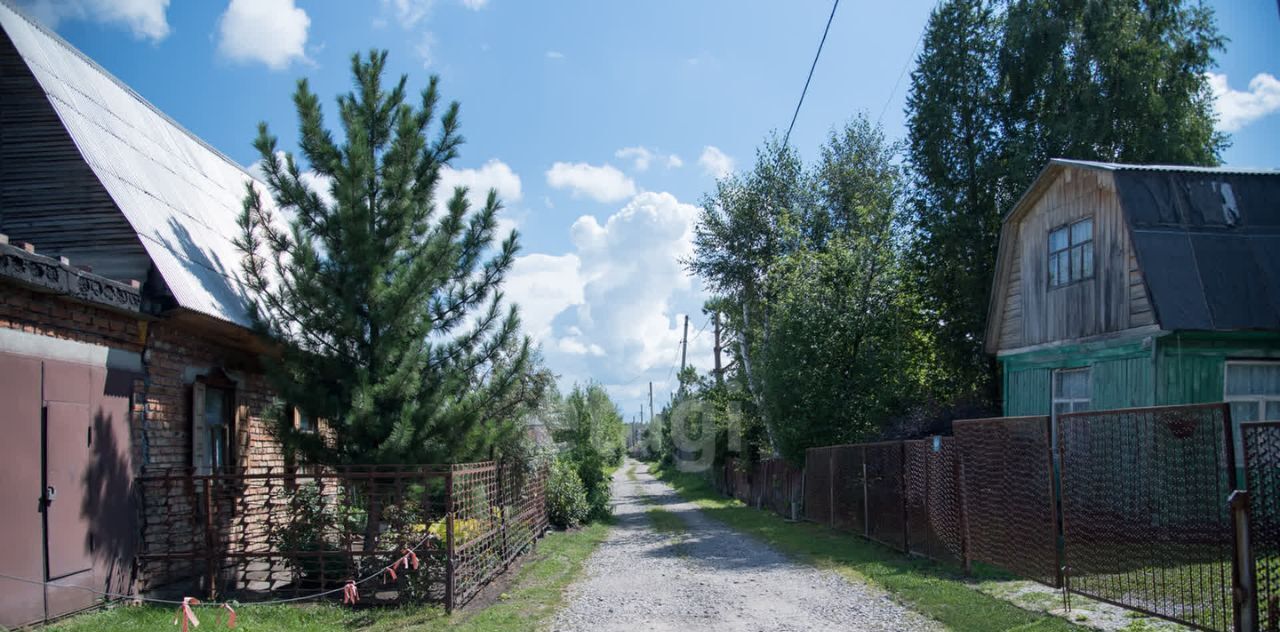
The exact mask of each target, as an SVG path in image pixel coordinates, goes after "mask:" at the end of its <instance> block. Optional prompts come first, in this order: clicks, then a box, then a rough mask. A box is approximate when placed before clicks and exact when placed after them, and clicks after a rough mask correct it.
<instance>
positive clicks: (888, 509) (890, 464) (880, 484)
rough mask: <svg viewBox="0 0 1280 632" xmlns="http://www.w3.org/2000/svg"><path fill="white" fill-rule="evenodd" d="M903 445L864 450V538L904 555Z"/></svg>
mask: <svg viewBox="0 0 1280 632" xmlns="http://www.w3.org/2000/svg"><path fill="white" fill-rule="evenodd" d="M903 449H904V448H903V442H901V441H886V442H882V443H868V444H866V445H864V446H863V454H864V455H865V456H864V459H865V462H866V472H867V486H866V489H867V492H866V494H867V500H866V502H867V511H866V516H867V537H868V538H870V539H872V540H875V541H876V542H879V543H881V544H884V545H886V546H889V547H892V548H895V549H897V550H899V551H904V552H905V551H907V550H908V549H909V548H910V547H909V545H908V544H907V510H906V504H905V501H904V498H903V492H904V491H905V490H904V488H903V486H904V484H905V481H906V479H905V476H904V472H903V466H904V465H905V463H904V461H903Z"/></svg>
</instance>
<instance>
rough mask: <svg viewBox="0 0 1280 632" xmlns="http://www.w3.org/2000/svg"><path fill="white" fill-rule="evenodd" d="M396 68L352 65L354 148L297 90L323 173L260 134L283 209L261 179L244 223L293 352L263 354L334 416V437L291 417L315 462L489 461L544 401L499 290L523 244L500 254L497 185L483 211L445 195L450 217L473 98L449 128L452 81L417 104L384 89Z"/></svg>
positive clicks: (243, 241) (314, 158)
mask: <svg viewBox="0 0 1280 632" xmlns="http://www.w3.org/2000/svg"><path fill="white" fill-rule="evenodd" d="M386 59H387V54H386V52H385V51H382V52H378V51H371V52H370V53H369V55H368V56H367V58H363V59H362V58H361V56H360V55H353V56H352V63H351V67H352V73H353V75H354V90H353V91H352V92H350V93H348V94H346V95H344V96H340V97H339V98H338V100H337V101H338V103H337V105H338V114H339V120H340V121H341V126H342V130H341V131H342V134H341V141H339V140H337V139H335V135H334V133H333V132H331V131H330V130H329V129H328V128H326V126H325V121H324V118H323V115H322V112H321V107H320V103H319V99H318V98H317V97H316V95H315V94H314V93H313V92H312V91H311V90H310V87H309V85H308V83H307V81H306V80H305V79H303V80H300V81H299V82H298V87H297V91H296V92H295V94H294V104H295V106H296V109H297V113H298V119H299V130H300V137H299V140H298V146H299V148H300V149H301V154H302V156H303V157H305V159H306V163H307V164H308V165H309V166H310V169H311V170H312V171H313V172H314V173H315V178H311V177H309V176H306V175H304V172H303V170H302V167H301V166H300V165H299V163H298V161H296V160H295V159H294V157H293V155H291V154H288V153H284V152H280V151H278V149H277V139H276V137H275V136H273V135H272V134H271V133H270V132H269V130H268V128H267V126H266V124H265V123H262V124H259V130H258V137H257V140H256V141H255V143H254V146H255V148H256V149H257V150H258V152H259V154H260V155H261V160H262V162H261V164H262V171H263V173H264V174H265V184H266V188H267V190H268V191H269V192H270V195H271V197H272V198H273V199H274V202H275V204H274V207H275V209H276V210H273V205H271V204H268V203H265V202H264V200H263V199H262V198H261V197H260V196H259V194H258V193H257V191H256V190H255V188H254V187H252V186H249V187H247V192H246V195H245V200H244V209H243V213H242V215H241V217H240V226H241V230H242V234H241V236H240V238H239V239H238V240H237V246H238V247H239V248H240V250H241V251H242V252H243V254H244V259H243V262H242V273H243V275H242V276H243V281H244V283H245V285H246V287H247V288H248V294H249V308H250V315H251V317H252V319H253V322H254V324H255V326H256V329H257V331H258V332H259V333H260V334H261V335H262V336H263V337H265V338H266V340H267V341H268V342H269V343H270V346H271V348H273V349H275V350H276V351H277V352H276V353H271V354H268V355H267V356H266V357H265V358H264V363H265V364H266V367H267V376H268V379H269V381H270V383H271V385H272V386H273V387H274V389H275V390H276V392H277V393H278V394H279V398H280V400H281V401H282V402H285V403H287V404H289V405H294V406H297V407H298V409H299V410H301V411H303V412H304V413H305V414H307V415H309V416H312V417H313V418H320V419H324V420H326V426H327V428H328V432H327V433H322V434H327V435H328V436H321V435H316V434H306V433H302V432H298V431H297V430H295V428H294V426H293V423H292V418H291V415H290V414H285V411H282V414H280V415H279V422H278V423H277V424H276V425H277V435H278V436H279V438H280V439H281V440H282V441H283V442H284V443H285V445H286V447H287V448H288V449H290V450H291V451H292V450H296V451H297V452H299V453H300V454H301V456H302V457H303V458H305V459H307V460H309V461H311V462H318V463H326V464H358V463H432V462H446V461H461V460H468V459H474V458H477V457H482V456H487V454H488V452H489V449H490V448H491V447H492V446H493V445H494V444H495V443H496V442H498V441H501V440H502V439H503V437H504V436H507V435H510V434H512V433H514V432H517V431H518V428H517V427H516V426H517V424H516V423H515V417H516V416H517V413H518V412H519V411H518V410H517V409H518V408H519V407H520V406H522V405H524V404H525V403H527V400H526V399H525V398H522V397H521V396H520V394H521V392H522V389H523V388H524V387H525V386H527V383H528V381H529V377H530V376H529V370H528V369H529V364H530V360H529V358H530V349H529V342H528V340H527V338H524V337H522V336H521V335H520V333H519V318H518V314H517V311H516V309H515V307H514V306H511V307H510V308H507V309H505V310H504V309H503V308H502V294H501V293H500V291H499V287H500V285H501V283H502V281H503V278H504V277H505V275H506V273H507V271H508V270H509V269H510V267H511V264H512V262H513V260H514V257H515V254H516V251H517V235H516V233H515V231H512V232H511V234H510V235H508V236H506V238H505V239H503V240H502V241H501V243H500V244H497V245H496V247H495V245H494V239H495V231H496V221H497V214H498V212H499V210H500V209H501V203H500V202H499V200H498V197H497V194H496V192H495V191H492V190H491V191H489V193H488V199H487V200H486V202H485V204H484V206H483V207H481V208H478V209H472V208H469V205H468V203H467V199H466V190H465V189H462V188H458V189H455V190H454V191H452V192H445V193H448V194H449V195H448V196H447V198H446V200H447V201H446V203H445V204H443V205H442V206H443V208H442V209H440V210H437V208H436V204H435V198H436V196H437V194H438V193H440V192H438V191H437V187H438V185H439V182H440V175H441V170H442V169H443V168H444V167H446V166H447V165H449V164H450V163H451V162H452V161H453V160H454V159H455V158H456V157H457V155H458V149H459V146H460V145H461V144H462V142H463V138H462V136H461V135H460V134H459V120H458V109H459V108H458V104H457V102H453V103H451V104H449V105H448V107H446V108H444V110H443V112H442V113H440V115H439V120H438V125H435V123H436V122H437V121H436V118H437V107H438V106H439V94H438V83H439V81H438V78H437V77H434V76H433V77H432V78H431V80H430V82H429V85H428V87H427V88H426V89H425V90H424V91H423V92H422V93H421V98H420V102H419V103H418V104H417V105H416V106H415V105H414V104H412V103H411V102H410V98H409V96H408V92H407V90H406V83H407V77H404V76H401V77H400V79H399V81H397V82H395V83H394V84H392V85H390V86H386V85H384V83H383V71H384V68H385V65H386ZM433 125H434V126H435V128H434V131H433ZM316 181H319V182H321V183H322V186H324V187H326V188H327V193H328V195H324V194H323V193H324V192H323V191H321V190H318V189H317V187H316V185H315V184H314V182H316ZM286 217H287V218H288V219H287V220H286V219H285V218H286Z"/></svg>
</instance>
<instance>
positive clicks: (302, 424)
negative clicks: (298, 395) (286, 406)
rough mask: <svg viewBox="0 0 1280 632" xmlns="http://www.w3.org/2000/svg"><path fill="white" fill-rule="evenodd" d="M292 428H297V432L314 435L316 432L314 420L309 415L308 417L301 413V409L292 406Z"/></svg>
mask: <svg viewBox="0 0 1280 632" xmlns="http://www.w3.org/2000/svg"><path fill="white" fill-rule="evenodd" d="M293 427H295V428H297V429H298V432H305V433H307V434H315V433H316V430H317V427H316V418H315V417H312V416H311V415H308V414H307V413H304V412H302V409H301V408H298V407H297V406H294V407H293Z"/></svg>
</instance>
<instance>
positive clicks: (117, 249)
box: [0, 31, 150, 281]
mask: <svg viewBox="0 0 1280 632" xmlns="http://www.w3.org/2000/svg"><path fill="white" fill-rule="evenodd" d="M0 233H5V234H7V235H8V236H9V238H10V239H11V240H12V241H15V242H17V241H26V242H31V243H33V244H35V245H36V248H38V249H39V252H40V253H41V254H44V255H49V256H53V257H57V256H64V257H67V258H69V259H70V260H71V263H72V265H88V266H91V267H92V268H93V271H94V272H95V273H97V274H100V275H102V276H105V277H108V278H112V279H117V280H128V279H137V280H140V281H143V280H146V278H147V269H148V268H149V267H150V260H149V259H148V258H147V255H146V251H145V250H144V249H143V247H142V244H141V242H139V240H138V236H137V233H135V232H134V230H133V228H132V227H131V226H130V225H129V222H128V220H126V219H125V217H124V215H123V214H122V213H121V212H120V210H119V209H118V208H117V207H116V205H115V202H114V201H112V199H111V196H110V195H109V194H108V193H107V191H106V189H105V188H103V186H102V184H101V183H100V182H99V181H98V178H97V176H95V175H94V173H93V171H92V170H91V169H90V168H89V165H88V164H87V163H85V161H84V159H83V158H82V157H81V155H80V151H79V150H78V149H77V148H76V145H75V142H74V141H72V139H71V136H70V134H68V133H67V131H66V129H65V128H64V127H63V126H62V121H61V120H60V119H59V118H58V115H57V113H56V112H55V111H54V109H53V106H52V105H50V103H49V100H48V97H46V96H45V94H44V91H43V90H42V89H41V88H40V85H39V84H38V83H37V82H36V79H35V77H34V76H33V75H32V74H31V70H30V69H28V68H27V65H26V63H25V62H24V61H23V60H22V58H21V57H20V56H19V55H18V52H17V50H16V49H15V48H14V46H13V42H12V41H10V39H9V37H8V35H6V34H4V33H3V32H2V31H0Z"/></svg>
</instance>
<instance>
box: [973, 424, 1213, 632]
mask: <svg viewBox="0 0 1280 632" xmlns="http://www.w3.org/2000/svg"><path fill="white" fill-rule="evenodd" d="M1228 419H1229V417H1228V415H1227V409H1226V406H1225V405H1224V404H1208V405H1202V406H1177V407H1163V408H1145V409H1125V410H1113V411H1101V412H1087V413H1072V414H1069V415H1062V416H1061V417H1059V419H1058V449H1059V451H1060V454H1061V468H1062V517H1063V518H1062V519H1063V536H1064V545H1065V558H1064V559H1065V564H1066V567H1067V581H1068V584H1067V585H1068V587H1069V588H1070V589H1071V590H1072V591H1073V592H1077V593H1080V594H1083V595H1088V596H1090V597H1094V598H1097V599H1101V600H1104V601H1110V602H1112V603H1117V604H1120V605H1122V606H1125V607H1128V608H1133V609H1135V610H1141V611H1144V612H1147V613H1150V614H1153V615H1156V616H1159V617H1164V618H1168V619H1172V620H1174V621H1179V622H1182V623H1187V624H1190V625H1193V626H1196V627H1199V628H1202V629H1206V630H1223V631H1225V630H1230V629H1231V627H1232V596H1231V572H1232V571H1231V569H1232V551H1233V545H1232V526H1231V525H1232V523H1231V515H1230V512H1229V511H1228V508H1227V497H1228V496H1229V495H1230V493H1231V489H1232V484H1231V479H1232V471H1233V469H1234V468H1233V467H1232V465H1231V459H1230V456H1229V453H1228V450H1229V449H1230V447H1229V446H1230V445H1231V443H1230V442H1229V440H1228V437H1229V434H1228V430H1227V428H1228ZM966 467H967V464H966Z"/></svg>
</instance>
